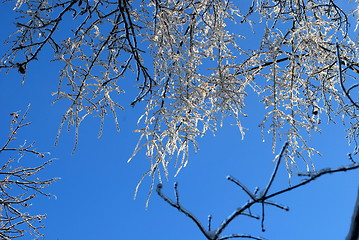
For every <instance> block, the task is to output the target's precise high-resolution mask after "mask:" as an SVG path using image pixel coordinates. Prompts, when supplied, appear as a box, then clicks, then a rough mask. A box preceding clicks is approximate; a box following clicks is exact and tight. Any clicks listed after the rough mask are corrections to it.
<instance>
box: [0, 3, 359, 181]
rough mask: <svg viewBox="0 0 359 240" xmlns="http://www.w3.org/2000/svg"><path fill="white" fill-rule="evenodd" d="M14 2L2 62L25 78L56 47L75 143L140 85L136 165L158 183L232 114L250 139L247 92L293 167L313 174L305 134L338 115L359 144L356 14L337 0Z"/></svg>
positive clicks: (59, 95) (59, 96)
mask: <svg viewBox="0 0 359 240" xmlns="http://www.w3.org/2000/svg"><path fill="white" fill-rule="evenodd" d="M14 2H16V3H14V6H13V8H14V9H15V11H16V14H18V15H19V16H20V18H17V20H16V22H15V23H16V28H17V30H16V32H15V33H14V34H13V35H12V36H10V37H9V39H8V40H7V45H6V46H8V51H7V52H5V54H3V56H2V57H1V63H0V69H12V68H14V69H16V70H17V71H19V73H21V74H24V75H26V72H27V71H29V69H30V68H29V66H30V65H31V64H32V63H33V62H35V60H40V52H43V51H44V50H45V51H47V50H49V51H50V50H51V51H52V52H53V54H54V60H56V61H57V62H59V63H60V64H59V65H60V67H61V71H60V76H59V87H58V90H57V91H56V92H55V93H54V95H55V96H56V98H55V101H60V100H61V101H62V100H64V101H66V102H67V104H68V108H67V110H66V111H65V112H64V115H63V118H62V123H61V126H60V131H59V135H60V132H61V130H62V128H63V127H64V126H65V125H67V126H68V129H71V128H74V129H75V135H76V143H75V146H76V144H77V140H78V134H79V133H78V129H79V126H80V124H81V123H82V121H83V120H84V119H85V118H86V117H88V116H98V117H100V119H101V124H100V132H99V135H101V131H102V127H103V124H104V120H105V117H106V115H107V114H109V113H110V114H111V115H113V117H114V120H115V123H116V125H117V128H118V129H119V125H120V124H119V123H118V120H117V115H118V113H119V112H120V111H118V110H120V109H123V108H124V106H125V103H124V102H120V101H119V99H120V98H119V96H120V95H122V94H125V93H124V88H125V87H124V85H123V84H122V82H123V79H125V78H128V79H131V78H132V79H134V80H135V81H134V82H133V84H132V85H134V84H136V87H137V88H138V89H137V90H138V91H137V96H136V97H135V98H134V99H132V101H130V102H131V103H130V104H129V105H132V106H136V105H137V103H139V102H141V101H143V102H144V103H145V109H144V111H143V114H142V116H141V117H140V119H139V127H138V129H137V130H136V131H137V132H138V133H139V134H140V137H139V138H140V139H139V141H138V144H137V146H136V148H135V150H134V154H133V156H132V157H131V158H130V160H131V159H132V158H133V157H135V155H136V154H137V153H139V152H140V150H141V149H143V150H144V151H143V152H144V154H145V155H146V157H147V158H148V160H149V162H150V163H149V165H150V167H149V170H148V172H147V173H145V176H147V175H149V176H150V177H152V180H153V181H154V179H155V177H157V176H158V178H159V179H160V181H161V179H162V178H166V177H167V176H168V174H169V166H170V163H171V164H172V163H173V165H174V166H175V167H176V168H177V170H176V173H175V174H177V173H178V171H179V170H181V168H183V167H184V166H186V164H187V162H188V159H189V153H190V152H191V151H196V150H197V149H198V148H199V146H198V143H197V140H198V137H201V136H204V135H205V134H207V133H208V131H210V132H215V131H216V130H217V128H218V127H220V126H221V125H222V123H223V120H224V119H226V118H228V117H229V118H232V120H230V121H232V122H234V123H235V125H236V126H237V127H238V128H239V131H240V132H241V134H242V136H244V134H245V131H244V129H245V127H246V126H242V122H243V118H244V117H249V118H250V117H251V116H250V115H247V111H246V109H245V107H246V103H247V102H246V101H247V99H248V96H250V100H251V101H256V100H257V101H260V102H262V104H263V109H259V110H258V111H260V112H261V113H262V116H263V118H262V121H260V127H261V130H262V133H263V138H264V139H268V138H270V139H271V142H272V143H273V153H274V152H275V150H276V149H277V146H276V145H277V142H278V141H287V142H288V143H289V146H288V148H289V149H290V151H289V152H290V154H287V155H286V156H285V162H286V166H287V169H288V170H289V174H292V170H293V169H296V168H297V164H296V162H297V161H298V159H301V160H302V161H304V163H305V167H306V170H307V171H310V170H314V164H313V162H312V157H313V155H315V154H319V152H318V151H317V150H316V149H315V147H314V146H312V145H311V143H310V136H311V134H313V133H315V132H320V131H321V124H324V123H337V122H339V121H341V119H339V117H342V119H343V122H344V123H345V124H346V125H345V126H346V127H343V128H347V132H348V138H349V140H350V141H351V142H356V138H357V136H358V129H359V128H358V126H359V124H358V122H359V121H358V116H357V114H356V111H357V109H356V102H357V98H356V96H353V95H351V94H353V93H354V91H353V89H355V88H356V86H357V85H355V84H356V82H355V78H356V76H357V74H358V73H359V63H358V61H357V59H358V43H357V41H354V40H352V39H355V37H356V34H355V32H354V30H353V29H352V28H351V27H350V25H349V22H351V21H353V22H356V20H357V19H356V18H353V17H352V15H350V14H349V13H350V12H349V11H347V10H345V11H344V8H341V6H339V5H338V4H339V3H336V2H334V1H327V0H311V1H309V0H305V1H287V0H276V1H273V0H261V1H259V0H252V1H247V2H246V3H245V4H244V3H239V2H238V1H229V0H228V1H223V0H203V1H193V0H183V1H177V0H176V1H175V0H142V1H135V0H119V1H117V0H116V1H111V0H105V1H90V0H74V1H53V2H47V1H44V0H32V1H23V0H18V1H14ZM354 5H355V4H352V7H353V10H354V11H358V8H357V7H356V6H354ZM67 29H69V31H67ZM337 49H339V50H340V51H339V57H338V56H337ZM49 51H47V52H49ZM146 51H147V52H146ZM338 59H340V61H338ZM338 64H339V65H340V66H342V65H343V67H342V70H341V71H338ZM339 72H340V74H339ZM340 79H341V80H340ZM352 82H354V83H355V84H354V85H351V83H352ZM343 89H346V90H345V91H344V92H343ZM348 93H350V94H348ZM348 96H351V98H350V99H351V101H348ZM338 116H339V117H338ZM233 120H234V121H233ZM268 135H269V136H268ZM141 153H142V152H141ZM153 184H154V182H152V185H153Z"/></svg>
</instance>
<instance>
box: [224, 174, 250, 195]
mask: <svg viewBox="0 0 359 240" xmlns="http://www.w3.org/2000/svg"><path fill="white" fill-rule="evenodd" d="M227 180H229V181H231V182H233V183H235V184H236V185H237V186H239V187H240V188H242V190H243V191H244V192H245V193H247V194H248V196H249V197H250V198H251V199H253V200H255V199H256V196H255V194H253V193H251V192H250V191H249V189H248V188H247V187H246V186H244V184H242V183H241V182H240V181H238V180H237V179H235V178H234V177H232V176H227Z"/></svg>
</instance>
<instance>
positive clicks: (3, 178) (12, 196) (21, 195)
mask: <svg viewBox="0 0 359 240" xmlns="http://www.w3.org/2000/svg"><path fill="white" fill-rule="evenodd" d="M26 115H27V111H26V112H25V113H24V114H23V115H20V114H19V112H14V113H11V117H12V120H11V124H10V131H9V136H8V138H7V139H2V142H3V145H2V146H1V147H0V154H1V156H2V164H1V165H0V239H4V240H10V239H18V238H19V239H30V238H31V239H32V238H34V239H38V238H37V237H41V236H43V234H41V232H40V230H41V228H43V227H44V226H43V225H42V224H41V221H42V220H43V219H44V218H45V217H46V216H45V215H32V214H30V213H29V212H28V210H30V209H31V202H32V200H33V199H34V198H35V197H38V195H44V196H51V195H50V194H47V193H45V192H43V189H44V188H45V187H47V186H48V185H50V184H51V183H52V182H54V181H56V178H52V179H48V180H41V178H40V175H41V171H42V170H43V169H44V168H45V167H46V166H47V165H48V164H50V163H51V162H52V160H47V161H43V160H42V159H43V158H45V154H44V153H41V152H39V151H37V150H36V148H34V144H33V143H32V144H28V143H27V142H26V141H25V142H24V143H23V144H21V145H18V140H17V135H18V133H19V131H21V130H22V128H24V127H27V126H28V125H30V124H31V123H29V122H25V119H26ZM28 155H30V156H28ZM5 156H8V160H6V159H5V158H4V157H5ZM30 157H31V158H33V159H32V162H31V163H30V162H29V160H27V159H28V158H30ZM34 161H35V162H36V164H35V165H34V164H33V162H34ZM38 161H40V163H37V162H38Z"/></svg>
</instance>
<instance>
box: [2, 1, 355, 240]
mask: <svg viewBox="0 0 359 240" xmlns="http://www.w3.org/2000/svg"><path fill="white" fill-rule="evenodd" d="M9 9H10V8H9ZM9 9H8V8H2V9H0V14H1V16H2V17H1V19H2V20H3V21H1V23H0V26H1V28H2V32H3V35H2V36H5V35H6V34H7V33H9V31H10V29H11V26H10V25H9V24H10V22H11V18H10V16H9V15H8V14H9V12H8V10H9ZM49 59H50V58H49V56H47V55H46V52H44V53H42V55H41V57H40V60H39V61H38V62H36V63H32V64H31V65H30V66H29V70H28V73H27V77H26V82H25V84H24V85H23V86H22V85H21V80H22V79H21V78H22V75H20V74H18V73H17V72H16V71H12V72H10V73H9V74H8V75H5V73H4V72H0V91H1V93H0V102H1V104H0V114H1V115H0V116H1V117H0V125H1V126H2V127H1V129H0V134H1V135H0V136H2V137H1V141H4V137H3V136H6V135H7V131H8V129H7V128H6V127H5V126H8V124H9V122H10V116H9V113H11V112H14V111H18V110H21V111H22V112H24V111H25V110H26V107H27V105H28V104H31V109H30V113H29V116H28V120H29V121H31V122H33V123H32V125H31V126H30V127H28V128H26V129H24V130H23V131H22V132H21V134H20V135H19V139H27V140H28V141H36V146H37V148H38V150H40V151H49V152H51V155H50V156H48V158H56V159H57V160H56V161H55V162H54V163H53V164H52V165H51V166H50V167H49V168H48V169H47V170H46V171H45V172H44V173H42V177H44V178H50V177H61V180H59V181H58V182H56V183H54V184H53V185H52V186H51V187H49V188H48V189H47V191H48V192H50V193H52V194H54V195H56V196H57V197H56V198H54V197H53V198H47V197H39V198H38V199H36V200H34V201H33V203H32V210H31V211H33V212H35V213H46V214H47V219H46V220H45V221H44V224H45V225H46V228H45V229H44V230H43V233H44V234H45V235H46V237H45V239H51V240H73V239H74V240H75V239H76V240H79V239H86V240H92V239H93V240H95V239H111V240H112V239H113V240H117V239H131V240H132V239H133V240H141V239H156V240H168V239H171V240H177V239H178V240H179V239H181V240H183V239H204V237H203V236H202V235H201V233H200V232H199V230H198V229H197V228H196V226H195V225H194V224H193V223H192V222H191V221H190V220H189V219H188V218H186V217H185V216H183V215H181V213H179V212H178V211H177V210H175V209H174V208H172V207H170V206H169V205H168V204H166V203H165V202H164V201H163V200H162V199H160V198H159V197H158V196H157V195H156V194H155V193H154V194H153V195H152V197H151V200H150V205H149V208H148V209H147V210H146V209H145V202H146V198H147V193H148V189H149V185H150V179H146V180H145V181H144V183H143V185H142V186H141V188H140V190H139V193H138V196H137V199H136V200H134V199H133V195H134V190H135V187H136V184H137V182H138V180H139V179H140V178H141V176H142V174H143V173H144V172H145V171H146V170H147V169H148V162H147V160H146V158H145V157H144V155H139V156H137V157H136V158H135V159H134V160H133V161H132V162H131V163H127V159H128V158H129V157H130V156H131V154H132V151H133V149H134V147H135V144H136V143H137V139H138V137H139V136H138V135H136V133H133V130H134V129H135V128H136V121H137V119H138V117H139V116H140V114H141V111H142V109H141V105H138V106H136V107H135V108H131V107H129V106H128V107H127V108H126V109H125V111H122V112H119V121H120V126H121V131H120V132H117V131H116V128H115V125H114V123H113V121H112V119H111V117H108V118H107V119H106V124H105V128H104V132H103V135H102V137H101V138H100V139H98V138H97V134H98V128H99V123H100V122H99V119H97V118H88V119H87V120H86V121H84V122H83V123H82V125H81V127H80V138H79V145H78V147H77V151H76V153H75V154H74V155H72V154H71V152H72V148H73V144H74V134H73V132H70V133H67V132H65V131H64V132H63V133H62V135H61V138H60V142H59V145H58V146H57V147H54V141H55V137H56V134H57V130H58V126H59V123H60V121H61V116H62V114H63V113H64V111H65V110H66V107H67V106H66V103H64V102H60V103H56V104H54V105H53V104H51V103H52V101H53V100H54V98H53V97H52V96H51V93H52V92H54V91H56V89H57V80H58V79H57V77H58V71H59V69H58V66H57V65H56V63H48V60H49ZM124 81H127V83H126V84H132V83H131V81H133V79H124ZM256 101H257V100H256V98H249V99H248V100H247V114H248V115H249V116H250V117H249V118H248V120H245V121H244V122H243V124H244V125H245V127H246V128H248V129H249V130H247V132H246V136H245V139H244V140H243V141H242V140H241V135H240V133H239V131H238V130H237V129H236V128H235V127H231V126H229V122H226V124H225V125H224V127H223V128H221V129H219V130H218V132H217V134H216V136H213V135H211V134H208V135H207V136H205V137H203V138H202V139H200V140H199V143H200V151H199V152H198V153H192V154H191V156H190V162H189V164H188V165H187V167H186V168H185V169H183V170H182V171H181V173H180V174H179V175H178V176H177V177H176V178H174V177H170V179H169V181H168V182H165V183H164V188H163V191H164V192H165V193H166V194H167V195H168V196H171V197H172V196H173V187H172V186H173V182H174V181H178V182H179V191H180V196H181V202H182V204H183V206H184V207H186V208H187V209H189V210H190V211H191V212H193V213H194V214H195V215H196V216H197V217H198V218H199V219H200V220H201V221H202V223H205V222H206V219H207V216H208V214H212V215H213V226H214V227H216V226H217V225H218V224H219V223H220V222H221V221H222V220H223V219H224V218H225V217H226V216H228V215H229V214H230V213H231V212H232V211H233V210H235V209H236V208H237V207H239V206H241V205H243V204H244V203H245V202H246V201H247V200H248V199H247V197H246V195H245V194H244V193H243V192H242V191H241V190H240V189H239V188H238V187H236V186H235V185H234V184H233V183H230V182H228V181H227V180H226V176H227V175H232V176H234V177H236V178H237V179H239V180H241V181H242V182H243V183H245V184H247V186H248V187H249V188H250V189H254V188H255V187H256V186H259V187H263V186H265V185H266V183H267V181H268V179H269V176H270V174H271V172H272V169H273V167H274V165H273V163H272V162H271V160H272V159H273V157H274V155H273V154H272V153H271V146H270V142H269V141H266V142H264V143H263V142H262V139H261V134H260V128H259V127H258V124H259V123H260V121H261V118H260V111H258V109H259V108H260V107H261V103H258V102H256ZM323 128H324V129H325V131H324V133H323V134H316V135H314V136H313V139H312V142H313V144H316V146H318V149H319V150H320V151H321V152H322V153H323V157H315V158H314V161H315V164H316V167H317V169H320V168H322V167H335V166H340V165H344V164H348V163H349V161H348V159H347V157H346V154H347V153H348V152H350V151H352V147H348V146H347V141H346V139H345V133H344V130H343V128H342V126H341V125H338V126H337V125H333V124H332V125H330V126H323ZM267 139H268V140H269V136H268V137H267ZM279 150H280V149H279V148H278V149H277V152H278V151H279ZM25 160H26V159H25ZM27 160H29V161H30V160H31V161H38V160H39V159H35V160H33V159H31V158H29V159H27ZM172 172H175V171H174V169H172ZM358 174H359V173H358V171H356V172H349V173H344V174H343V173H340V174H337V175H333V176H324V177H322V178H320V179H318V180H317V181H315V182H314V183H312V184H310V185H307V186H305V187H303V188H301V189H299V190H296V191H293V192H290V193H288V194H285V195H282V196H280V197H277V198H275V199H274V200H275V201H277V202H279V203H281V204H284V205H287V206H289V207H290V209H291V210H290V211H289V212H284V211H281V210H278V209H275V208H267V209H266V221H265V226H266V229H267V231H266V232H265V233H262V232H261V228H260V222H259V221H257V220H253V219H249V218H246V217H240V218H238V219H237V220H236V221H234V222H233V223H232V225H231V227H230V228H229V229H228V230H229V231H227V233H246V234H252V235H254V236H262V237H265V238H268V239H292V240H296V239H298V240H299V239H308V240H311V239H313V240H314V239H344V237H345V236H346V234H347V232H348V229H349V223H350V219H351V215H352V210H353V205H354V202H355V199H356V193H357V187H358V181H357V180H358ZM296 180H297V179H295V178H294V179H293V181H296ZM286 186H288V178H287V172H286V170H285V168H284V166H281V168H280V172H279V176H278V178H277V179H276V181H275V183H274V188H273V190H275V189H278V190H279V189H281V188H283V187H286ZM253 210H257V213H258V214H259V213H260V211H259V210H260V208H254V209H253Z"/></svg>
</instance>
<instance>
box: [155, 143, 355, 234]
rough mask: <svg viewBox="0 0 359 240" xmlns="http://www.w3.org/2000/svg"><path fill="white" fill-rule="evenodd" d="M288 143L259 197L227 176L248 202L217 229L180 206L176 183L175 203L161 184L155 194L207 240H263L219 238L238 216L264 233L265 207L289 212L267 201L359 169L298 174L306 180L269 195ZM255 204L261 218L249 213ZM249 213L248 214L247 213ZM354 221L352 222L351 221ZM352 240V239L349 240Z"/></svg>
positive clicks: (348, 168) (327, 169)
mask: <svg viewBox="0 0 359 240" xmlns="http://www.w3.org/2000/svg"><path fill="white" fill-rule="evenodd" d="M287 146H288V143H285V144H284V146H283V148H282V150H281V152H280V154H279V155H278V160H277V163H276V165H275V167H274V169H273V173H272V175H271V176H270V178H269V181H268V184H267V186H266V188H265V190H264V191H263V192H262V193H260V194H259V195H257V190H256V191H255V192H254V193H251V192H250V191H249V189H248V188H247V187H246V186H245V185H244V184H242V183H241V182H239V181H238V180H236V179H235V178H233V177H231V176H228V177H227V179H228V180H230V181H231V182H233V183H235V184H236V185H238V186H239V187H240V188H241V189H242V190H243V191H244V192H245V193H246V194H247V195H248V196H249V198H250V199H249V200H248V201H247V202H246V203H245V204H244V205H243V206H241V207H238V208H237V209H236V210H235V211H234V212H233V213H232V214H230V215H229V216H228V217H227V218H226V219H225V220H223V222H222V223H221V224H220V225H219V227H218V228H217V229H213V230H212V226H211V219H212V216H209V218H208V231H207V230H205V228H204V227H203V226H202V224H201V223H200V222H199V220H198V219H197V218H196V217H195V215H194V214H192V213H191V212H190V211H188V210H187V209H185V208H183V207H182V206H181V204H180V200H179V198H178V189H177V183H176V184H175V198H176V202H175V201H172V200H171V199H170V198H168V197H167V196H165V195H164V194H163V193H162V192H161V189H162V184H159V185H158V186H157V193H158V195H159V196H160V197H161V198H162V199H163V200H165V201H166V202H167V203H168V204H170V205H171V206H172V207H174V208H176V209H178V210H179V211H180V212H182V213H184V214H185V215H186V216H187V217H189V218H190V219H191V220H192V221H193V222H194V223H195V224H196V225H197V227H198V228H199V229H200V231H201V232H202V233H203V235H204V236H205V237H206V238H207V239H208V240H224V239H231V238H248V239H264V238H262V237H255V236H251V235H248V234H232V235H228V236H221V234H222V232H223V231H224V230H225V229H226V228H227V226H228V225H229V224H230V223H231V222H232V221H233V220H234V219H236V218H237V217H238V216H240V215H244V216H248V217H252V218H255V219H260V220H261V227H262V231H265V229H264V219H265V206H266V205H269V206H274V207H277V208H279V209H282V210H285V211H289V208H288V207H287V206H283V205H280V204H278V203H276V202H272V201H269V199H271V198H273V197H275V196H278V195H280V194H283V193H286V192H289V191H291V190H294V189H296V188H299V187H301V186H304V185H306V184H308V183H310V182H312V181H314V180H315V179H317V178H319V177H321V176H323V175H326V174H331V173H337V172H345V171H351V170H355V169H358V168H359V164H358V163H355V164H351V165H347V166H342V167H338V168H334V169H331V168H326V169H322V170H319V171H313V172H307V173H300V174H298V176H302V177H308V178H307V179H305V180H303V181H301V182H300V183H298V184H295V185H293V186H291V187H288V188H285V189H282V190H280V191H277V192H275V193H272V194H269V190H270V188H271V186H272V185H273V182H274V180H275V178H276V176H277V173H278V169H279V165H280V162H281V159H282V157H283V156H284V154H285V151H286V149H287ZM255 204H261V206H262V210H261V211H262V217H261V218H259V217H256V216H254V215H253V214H252V213H251V211H250V208H251V206H253V205H255ZM247 212H249V213H247ZM353 221H354V220H353ZM350 240H352V239H350Z"/></svg>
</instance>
